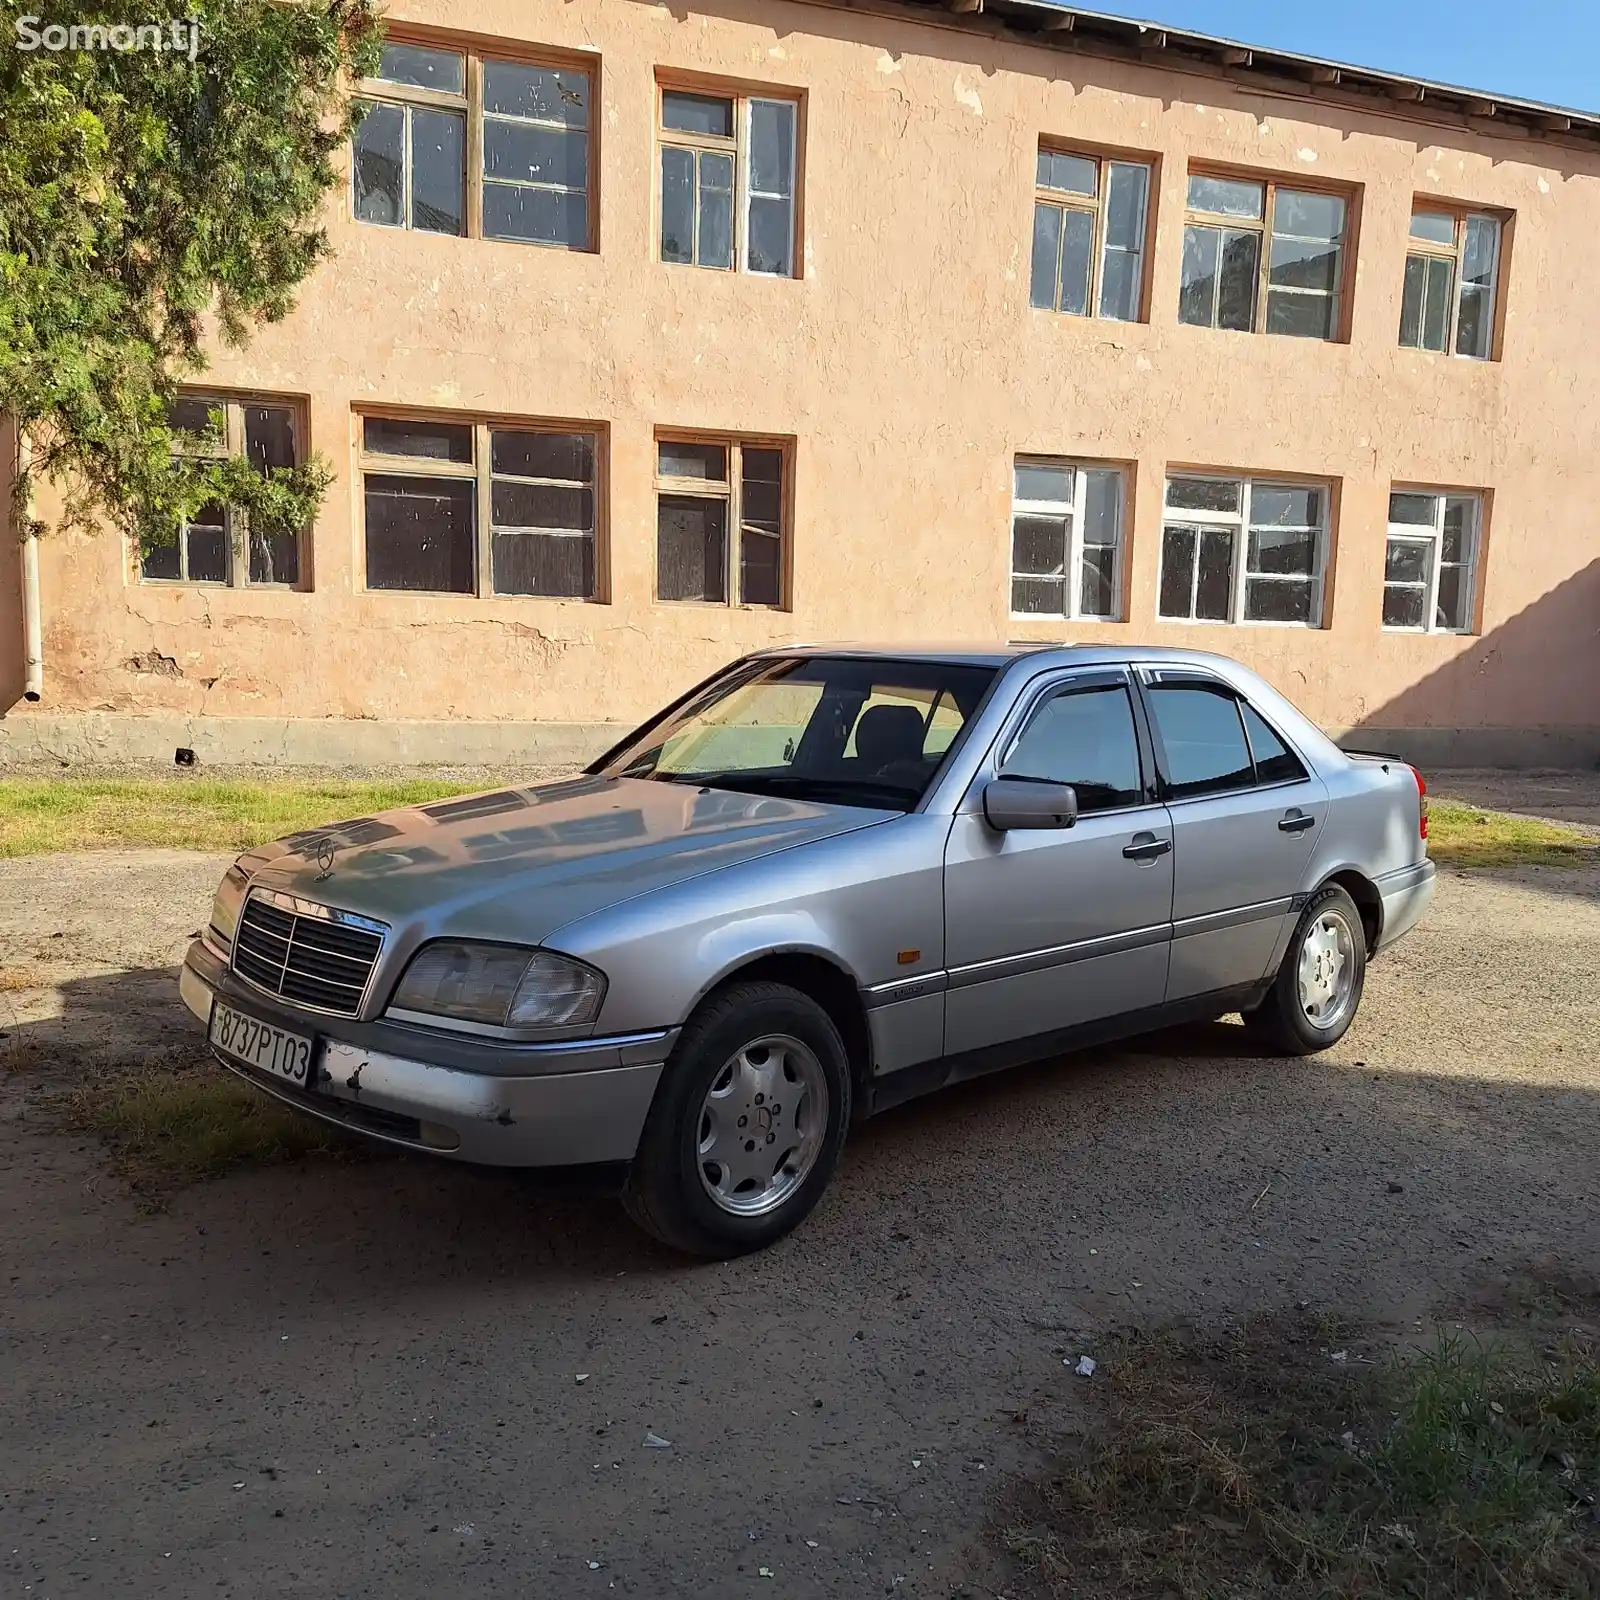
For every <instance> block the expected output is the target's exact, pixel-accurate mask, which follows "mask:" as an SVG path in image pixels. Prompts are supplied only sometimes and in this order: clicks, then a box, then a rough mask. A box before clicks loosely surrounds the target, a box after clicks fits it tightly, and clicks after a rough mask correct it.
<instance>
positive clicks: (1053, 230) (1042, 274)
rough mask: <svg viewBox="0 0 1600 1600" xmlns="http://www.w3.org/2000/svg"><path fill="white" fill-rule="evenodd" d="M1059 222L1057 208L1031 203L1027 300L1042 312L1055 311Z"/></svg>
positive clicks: (1058, 258) (1041, 203)
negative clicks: (1031, 234)
mask: <svg viewBox="0 0 1600 1600" xmlns="http://www.w3.org/2000/svg"><path fill="white" fill-rule="evenodd" d="M1041 159H1043V158H1042V157H1041ZM1061 218H1062V210H1061V207H1060V206H1047V205H1045V204H1044V203H1043V202H1042V201H1035V202H1034V207H1033V272H1032V275H1031V277H1030V279H1029V290H1028V299H1029V300H1030V301H1031V302H1032V303H1033V304H1034V305H1036V306H1038V307H1039V308H1040V309H1041V310H1044V311H1054V310H1055V308H1056V263H1057V262H1058V261H1059V260H1060V259H1061Z"/></svg>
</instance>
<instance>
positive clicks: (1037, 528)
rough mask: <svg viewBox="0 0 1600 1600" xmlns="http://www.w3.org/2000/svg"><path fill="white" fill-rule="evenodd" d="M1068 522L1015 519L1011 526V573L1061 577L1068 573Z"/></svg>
mask: <svg viewBox="0 0 1600 1600" xmlns="http://www.w3.org/2000/svg"><path fill="white" fill-rule="evenodd" d="M1067 526H1068V524H1067V519H1066V518H1065V517H1015V518H1013V519H1012V523H1011V571H1012V572H1013V573H1014V574H1024V573H1025V574H1027V575H1028V576H1029V577H1041V578H1043V577H1054V578H1059V577H1060V576H1061V575H1062V574H1063V573H1064V572H1065V571H1066V570H1067Z"/></svg>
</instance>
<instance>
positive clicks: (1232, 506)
mask: <svg viewBox="0 0 1600 1600" xmlns="http://www.w3.org/2000/svg"><path fill="white" fill-rule="evenodd" d="M1167 504H1168V506H1170V507H1171V508H1173V509H1174V510H1180V511H1237V510H1238V509H1239V481H1238V479H1237V478H1168V479H1167Z"/></svg>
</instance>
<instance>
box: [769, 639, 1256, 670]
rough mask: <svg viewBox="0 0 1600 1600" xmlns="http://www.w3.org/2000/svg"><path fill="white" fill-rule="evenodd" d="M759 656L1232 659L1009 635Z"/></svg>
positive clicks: (772, 651)
mask: <svg viewBox="0 0 1600 1600" xmlns="http://www.w3.org/2000/svg"><path fill="white" fill-rule="evenodd" d="M755 654H756V655H758V656H848V657H854V658H857V659H862V658H865V659H868V660H881V661H924V662H938V663H942V664H949V665H954V666H969V667H1006V666H1010V665H1011V664H1012V663H1013V662H1016V661H1020V660H1022V659H1024V658H1026V659H1027V660H1028V661H1029V662H1030V663H1032V664H1034V665H1037V666H1053V665H1057V664H1060V665H1062V666H1066V665H1072V664H1076V665H1079V666H1097V665H1109V664H1113V663H1118V662H1124V661H1170V662H1173V663H1189V664H1192V665H1194V666H1213V665H1215V664H1217V663H1218V662H1228V663H1229V664H1230V665H1233V664H1234V663H1232V661H1231V660H1230V658H1229V657H1227V656H1220V655H1216V654H1215V653H1213V652H1211V651H1206V650H1175V649H1173V648H1172V647H1171V646H1166V645H1105V644H1060V643H1056V642H1054V641H1052V640H1036V639H1010V640H1006V641H1003V642H999V641H997V642H995V643H982V642H975V643H945V642H938V641H934V642H930V643H903V644H883V643H877V642H866V641H846V642H840V643H837V644H791V645H773V646H772V647H770V648H769V649H766V650H760V651H756V652H755Z"/></svg>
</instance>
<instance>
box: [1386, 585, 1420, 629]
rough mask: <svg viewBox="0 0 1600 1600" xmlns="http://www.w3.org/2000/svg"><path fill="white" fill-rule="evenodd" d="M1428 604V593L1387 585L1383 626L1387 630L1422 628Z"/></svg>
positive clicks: (1418, 589)
mask: <svg viewBox="0 0 1600 1600" xmlns="http://www.w3.org/2000/svg"><path fill="white" fill-rule="evenodd" d="M1427 604H1428V591H1427V590H1426V589H1422V588H1409V587H1408V588H1400V587H1397V586H1396V585H1394V584H1386V585H1385V586H1384V591H1383V625H1384V627H1386V628H1420V627H1421V626H1422V614H1423V612H1424V610H1426V608H1427Z"/></svg>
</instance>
